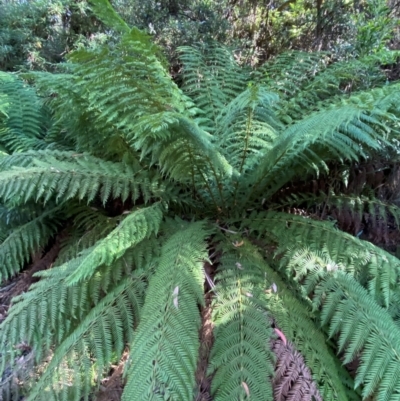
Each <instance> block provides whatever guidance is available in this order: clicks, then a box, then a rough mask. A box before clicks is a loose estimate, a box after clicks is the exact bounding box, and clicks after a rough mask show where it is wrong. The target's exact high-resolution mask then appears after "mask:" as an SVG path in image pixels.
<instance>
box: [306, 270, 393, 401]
mask: <svg viewBox="0 0 400 401" xmlns="http://www.w3.org/2000/svg"><path fill="white" fill-rule="evenodd" d="M313 303H314V306H315V308H320V307H322V312H321V322H322V324H324V325H328V326H329V335H330V336H331V337H332V336H335V335H338V345H339V350H340V351H344V363H348V362H350V361H352V360H354V358H356V357H358V356H359V355H360V354H361V358H360V366H359V368H358V370H357V375H356V378H355V384H356V386H357V387H358V386H362V394H363V397H364V398H367V397H369V396H370V395H372V394H376V399H377V400H378V401H383V400H394V399H397V398H398V396H399V392H398V391H399V390H398V388H397V387H398V383H399V380H400V359H399V355H400V340H399V339H400V329H399V327H398V326H396V325H395V323H394V322H393V320H392V319H391V317H390V316H389V314H388V313H387V311H386V310H385V309H383V308H381V307H380V306H378V305H377V304H376V303H375V301H374V300H373V298H372V297H371V296H370V295H369V294H368V292H367V291H366V290H365V289H364V288H362V286H361V285H360V284H358V283H357V282H356V281H355V280H354V279H353V278H352V277H351V276H349V275H346V274H343V273H336V274H331V275H327V276H326V278H325V279H324V280H323V281H322V282H321V283H320V284H319V285H318V287H317V288H316V291H315V295H314V297H313Z"/></svg>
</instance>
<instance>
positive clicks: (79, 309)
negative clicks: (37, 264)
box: [0, 240, 158, 371]
mask: <svg viewBox="0 0 400 401" xmlns="http://www.w3.org/2000/svg"><path fill="white" fill-rule="evenodd" d="M157 245H158V244H157V243H155V242H154V241H153V240H150V241H146V240H145V241H143V242H142V243H140V244H138V245H136V246H135V247H133V248H131V249H129V250H128V251H127V252H126V253H125V254H124V255H123V256H122V257H121V258H120V259H118V260H117V261H115V262H114V263H113V264H110V265H109V266H107V265H103V266H100V267H99V268H98V269H97V270H96V272H95V273H94V275H93V276H92V277H91V278H90V280H86V281H82V282H80V283H79V284H78V285H69V284H68V283H67V282H68V279H69V277H70V276H71V275H72V274H73V273H74V272H75V271H76V270H77V269H78V268H79V267H80V266H81V265H82V263H83V261H85V259H87V256H88V255H90V252H91V251H92V249H87V250H85V251H83V252H82V253H81V255H79V256H78V257H77V258H75V259H70V260H69V261H68V262H66V263H64V264H62V265H60V266H57V267H53V268H52V269H49V270H44V271H41V272H39V273H36V274H35V276H36V277H38V278H40V281H38V282H37V283H34V284H32V285H31V286H30V289H29V291H28V292H26V293H23V294H21V295H19V296H17V297H14V298H13V304H12V306H11V308H10V310H9V312H8V316H7V318H6V319H5V320H4V322H3V323H2V324H1V325H0V349H2V350H3V351H4V353H3V357H2V360H1V362H2V366H1V370H0V371H3V370H4V367H5V366H7V364H10V365H11V366H13V364H14V363H15V362H14V360H15V354H16V352H17V350H16V349H15V345H16V344H19V343H21V342H26V343H27V344H29V345H30V346H32V347H33V349H34V350H35V360H36V361H37V362H40V361H41V359H42V357H43V354H46V353H47V352H48V351H49V349H50V348H51V347H52V346H54V345H58V344H60V343H62V342H63V341H64V340H65V339H66V338H67V337H68V336H70V335H71V333H72V331H73V330H75V329H76V328H77V327H78V326H79V324H80V323H81V322H82V321H83V320H84V319H85V317H86V316H87V315H88V313H90V311H91V309H92V308H93V307H94V306H95V305H97V304H98V303H99V302H100V301H101V299H102V298H104V295H105V294H107V293H109V292H110V291H112V290H113V289H114V288H116V286H118V285H120V284H121V283H122V282H125V281H124V280H126V277H139V276H140V277H141V279H140V280H142V279H143V275H144V274H145V275H148V274H150V271H151V269H152V268H153V267H154V261H153V259H154V258H155V257H156V256H157V254H158V249H157ZM154 247H155V248H154ZM49 328H51V330H49Z"/></svg>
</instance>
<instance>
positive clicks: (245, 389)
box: [242, 382, 250, 397]
mask: <svg viewBox="0 0 400 401" xmlns="http://www.w3.org/2000/svg"><path fill="white" fill-rule="evenodd" d="M242 387H243V388H244V391H245V392H246V394H247V397H250V390H249V386H248V385H247V384H246V382H242Z"/></svg>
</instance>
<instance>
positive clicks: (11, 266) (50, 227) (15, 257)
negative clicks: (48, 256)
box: [0, 206, 62, 283]
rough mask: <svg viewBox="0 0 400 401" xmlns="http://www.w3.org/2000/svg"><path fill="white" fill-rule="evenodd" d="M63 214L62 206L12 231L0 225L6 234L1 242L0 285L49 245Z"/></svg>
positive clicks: (51, 209)
mask: <svg viewBox="0 0 400 401" xmlns="http://www.w3.org/2000/svg"><path fill="white" fill-rule="evenodd" d="M61 213H62V206H57V207H53V208H50V209H49V210H47V211H45V212H43V213H41V214H40V215H39V216H37V217H35V218H34V219H33V220H31V221H29V222H27V223H25V224H22V225H20V226H18V227H13V228H12V229H10V228H7V226H6V225H5V226H4V227H2V225H1V224H0V227H1V229H2V231H3V230H4V231H3V232H4V234H5V238H4V240H3V241H1V242H0V283H1V282H3V281H4V280H7V279H9V278H10V277H13V276H14V275H15V274H17V273H18V272H19V271H20V269H22V268H23V267H24V265H25V263H26V262H28V261H29V260H30V259H31V257H32V255H33V254H34V253H35V252H38V251H40V248H41V247H44V246H45V245H46V244H47V243H48V241H49V239H50V238H51V236H52V235H53V234H54V233H55V232H56V230H57V228H58V225H59V221H60V214H61Z"/></svg>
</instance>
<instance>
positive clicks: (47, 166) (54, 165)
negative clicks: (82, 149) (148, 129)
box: [0, 153, 163, 204]
mask: <svg viewBox="0 0 400 401" xmlns="http://www.w3.org/2000/svg"><path fill="white" fill-rule="evenodd" d="M61 155H62V156H63V155H64V154H63V153H61ZM67 155H70V156H71V157H70V160H68V161H64V160H61V158H60V159H56V158H54V157H51V156H50V155H48V157H47V158H46V159H45V160H44V161H40V160H39V159H38V157H39V156H40V153H39V154H37V155H36V157H35V158H34V160H33V161H32V165H31V166H29V167H26V168H22V167H14V168H12V169H10V170H7V171H2V173H1V176H0V185H1V189H0V197H1V198H2V199H3V200H5V201H8V200H13V201H17V202H19V203H23V202H27V201H28V200H30V199H35V200H36V201H38V200H39V199H40V200H43V202H45V203H46V202H48V201H49V200H50V199H52V198H53V197H55V199H56V200H57V201H65V200H68V199H71V198H75V197H76V198H78V199H87V202H90V201H92V200H93V199H95V197H96V196H99V197H100V199H101V201H102V202H103V204H105V203H106V202H107V201H108V199H109V198H110V197H113V198H118V197H121V199H122V200H123V201H125V200H127V199H128V198H130V199H132V200H133V201H135V200H137V199H138V198H139V196H144V198H145V199H146V200H148V199H149V198H150V197H151V196H152V195H153V189H155V193H157V192H158V188H157V187H158V185H157V181H156V182H155V183H153V182H151V181H150V177H149V176H148V175H146V174H145V173H144V172H137V171H135V170H133V169H132V168H131V167H130V166H128V165H126V164H124V163H113V162H105V161H104V160H101V159H97V158H95V157H93V156H89V155H76V156H78V157H75V156H74V155H73V154H71V153H67ZM67 155H66V156H67ZM32 156H33V155H32ZM10 158H11V161H8V160H6V159H3V160H2V162H3V163H4V164H6V165H7V163H10V162H11V163H13V162H15V160H16V158H14V157H13V156H10ZM63 158H64V157H63ZM23 163H25V164H27V163H28V160H27V161H25V162H23ZM143 175H144V179H143ZM156 179H157V177H156ZM162 192H163V190H162V189H161V192H159V193H158V195H160V196H161V194H162Z"/></svg>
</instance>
